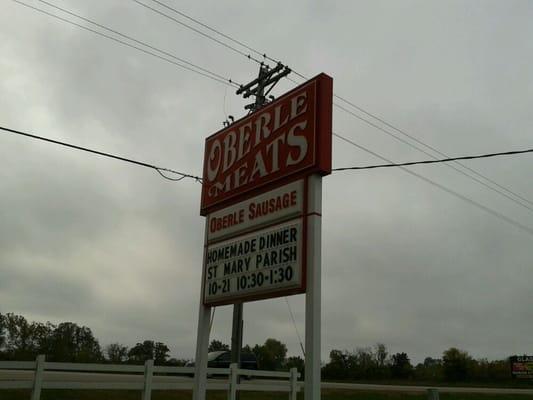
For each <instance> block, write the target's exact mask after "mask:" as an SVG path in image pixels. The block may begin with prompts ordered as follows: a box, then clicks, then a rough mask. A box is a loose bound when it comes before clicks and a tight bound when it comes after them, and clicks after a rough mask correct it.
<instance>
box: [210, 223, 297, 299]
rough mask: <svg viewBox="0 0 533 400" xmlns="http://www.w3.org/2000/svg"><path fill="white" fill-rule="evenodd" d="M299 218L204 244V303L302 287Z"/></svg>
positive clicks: (263, 294)
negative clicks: (221, 240)
mask: <svg viewBox="0 0 533 400" xmlns="http://www.w3.org/2000/svg"><path fill="white" fill-rule="evenodd" d="M302 226H303V225H302V219H301V218H299V219H296V220H293V221H290V222H286V223H283V224H280V225H276V226H272V227H269V228H265V229H262V230H259V231H255V232H252V233H250V234H247V235H243V236H239V237H237V238H233V239H229V240H226V241H224V242H220V243H217V244H215V245H212V246H208V247H207V254H206V265H205V266H204V268H205V282H204V303H205V304H217V303H219V304H220V303H231V302H235V301H241V300H245V299H246V298H251V297H262V296H265V297H270V296H269V295H270V294H271V293H273V292H278V291H286V290H290V289H297V288H300V287H301V286H302V243H303V238H302V236H303V229H302Z"/></svg>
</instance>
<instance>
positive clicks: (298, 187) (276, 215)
mask: <svg viewBox="0 0 533 400" xmlns="http://www.w3.org/2000/svg"><path fill="white" fill-rule="evenodd" d="M303 204H304V180H303V179H299V180H297V181H296V182H291V183H289V184H287V185H284V186H281V187H278V188H276V189H273V190H270V191H268V192H265V193H263V194H260V195H258V196H255V197H252V198H249V199H246V200H243V201H241V202H239V203H236V204H234V205H232V206H229V207H226V208H223V209H221V210H218V211H215V212H213V213H211V214H208V215H207V226H208V227H207V240H208V242H209V243H210V242H212V241H214V240H217V239H221V238H226V237H228V236H235V235H236V234H239V233H243V232H247V231H250V230H253V229H257V228H260V227H262V226H265V225H268V224H272V223H275V222H279V221H282V220H285V219H287V218H291V217H295V216H299V215H302V212H303Z"/></svg>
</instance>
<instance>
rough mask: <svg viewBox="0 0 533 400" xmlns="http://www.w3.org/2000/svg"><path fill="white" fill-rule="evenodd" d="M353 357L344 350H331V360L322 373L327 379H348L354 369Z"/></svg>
mask: <svg viewBox="0 0 533 400" xmlns="http://www.w3.org/2000/svg"><path fill="white" fill-rule="evenodd" d="M352 361H353V357H351V355H350V354H349V353H348V352H347V351H342V350H337V349H334V350H331V351H330V352H329V362H328V363H327V364H326V365H324V367H323V368H322V375H323V376H324V378H326V379H347V378H348V377H349V376H350V375H351V371H352V369H353V362H352Z"/></svg>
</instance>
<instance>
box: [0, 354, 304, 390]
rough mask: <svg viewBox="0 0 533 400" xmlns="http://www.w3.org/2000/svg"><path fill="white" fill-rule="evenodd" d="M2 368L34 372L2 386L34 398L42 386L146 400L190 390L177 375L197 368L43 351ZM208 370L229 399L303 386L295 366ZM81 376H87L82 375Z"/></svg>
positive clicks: (189, 383)
mask: <svg viewBox="0 0 533 400" xmlns="http://www.w3.org/2000/svg"><path fill="white" fill-rule="evenodd" d="M2 369H3V370H12V371H31V372H33V374H31V375H30V376H29V379H25V380H19V379H11V380H0V390H1V389H31V391H32V392H31V400H39V399H40V396H41V391H42V390H43V389H81V390H91V389H104V390H139V391H141V392H142V399H143V400H150V399H151V396H152V391H153V390H191V389H192V387H193V381H192V379H189V380H183V381H176V379H177V377H179V376H180V375H181V376H186V377H190V376H192V375H193V374H194V372H195V369H194V368H193V367H168V366H154V361H153V360H148V361H146V363H145V364H144V365H122V364H81V363H63V362H48V361H45V358H44V356H43V355H40V356H38V357H37V359H36V360H35V361H0V370H2ZM75 372H81V373H82V374H81V375H80V374H75V375H71V376H69V375H61V373H66V374H70V373H75ZM110 373H113V374H110ZM207 373H208V375H219V376H220V375H222V376H227V380H220V381H217V380H215V381H210V382H208V384H207V389H208V390H227V391H228V399H229V400H235V398H236V394H237V392H238V391H272V392H287V393H289V400H296V395H297V392H298V391H299V390H300V385H298V384H297V380H298V377H299V376H300V375H299V374H298V372H297V371H296V368H293V369H291V370H290V372H276V371H257V370H251V369H239V368H238V367H237V364H232V365H231V366H230V368H208V369H207ZM50 374H55V375H50ZM162 374H165V375H162ZM169 374H171V375H174V376H169ZM82 376H84V377H85V379H80V378H81V377H82ZM240 376H244V377H263V378H273V379H278V380H276V381H268V383H264V384H258V383H257V382H256V383H239V377H240ZM51 378H53V379H51ZM86 379H90V381H88V380H86Z"/></svg>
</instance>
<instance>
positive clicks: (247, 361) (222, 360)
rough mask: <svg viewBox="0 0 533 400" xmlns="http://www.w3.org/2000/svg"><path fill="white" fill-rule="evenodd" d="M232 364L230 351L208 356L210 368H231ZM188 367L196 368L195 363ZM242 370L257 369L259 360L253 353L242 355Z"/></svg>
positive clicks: (190, 363) (213, 353)
mask: <svg viewBox="0 0 533 400" xmlns="http://www.w3.org/2000/svg"><path fill="white" fill-rule="evenodd" d="M230 364H231V352H230V351H212V352H210V353H209V354H208V355H207V367H208V368H229V366H230ZM186 366H187V367H194V362H189V363H187V364H186ZM241 368H242V369H254V370H256V369H257V359H256V358H255V355H254V354H253V353H241Z"/></svg>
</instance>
